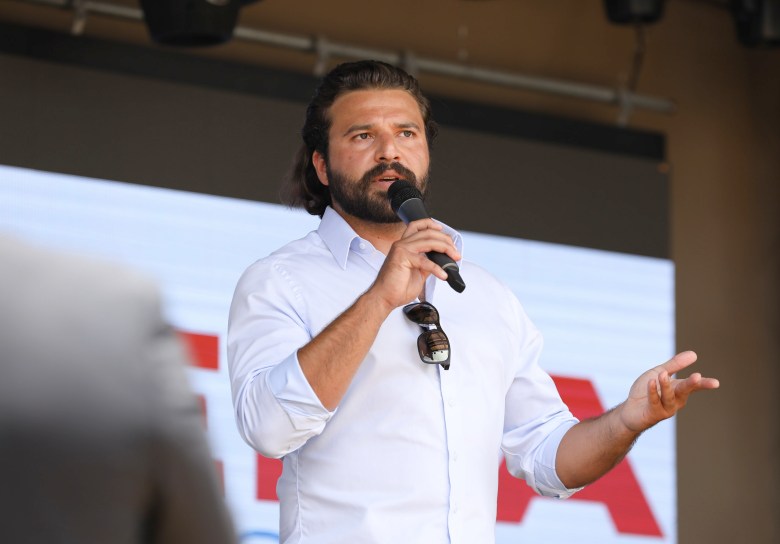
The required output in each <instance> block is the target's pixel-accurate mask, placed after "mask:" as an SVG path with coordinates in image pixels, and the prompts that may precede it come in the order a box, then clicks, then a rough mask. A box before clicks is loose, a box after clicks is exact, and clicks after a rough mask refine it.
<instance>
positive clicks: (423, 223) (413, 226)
mask: <svg viewBox="0 0 780 544" xmlns="http://www.w3.org/2000/svg"><path fill="white" fill-rule="evenodd" d="M443 228H444V227H443V226H442V225H441V224H440V223H437V222H436V221H434V220H433V219H418V220H417V221H412V222H410V223H409V224H408V225H407V226H406V230H405V231H404V233H403V235H402V236H401V237H402V238H405V237H408V236H411V235H412V234H414V233H416V232H420V231H423V230H439V231H440V230H442V229H443Z"/></svg>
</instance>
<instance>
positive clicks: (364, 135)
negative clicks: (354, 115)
mask: <svg viewBox="0 0 780 544" xmlns="http://www.w3.org/2000/svg"><path fill="white" fill-rule="evenodd" d="M355 138H356V139H358V140H368V139H369V138H370V135H369V134H368V132H361V133H360V134H356V135H355Z"/></svg>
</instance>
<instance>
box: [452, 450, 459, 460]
mask: <svg viewBox="0 0 780 544" xmlns="http://www.w3.org/2000/svg"><path fill="white" fill-rule="evenodd" d="M452 460H453V461H457V460H458V454H457V452H453V453H452Z"/></svg>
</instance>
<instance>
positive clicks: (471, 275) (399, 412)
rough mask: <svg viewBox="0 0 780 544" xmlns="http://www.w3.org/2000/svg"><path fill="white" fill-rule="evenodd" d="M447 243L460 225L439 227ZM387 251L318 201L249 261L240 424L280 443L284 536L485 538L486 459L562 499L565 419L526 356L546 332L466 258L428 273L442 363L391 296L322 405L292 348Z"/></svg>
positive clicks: (238, 361)
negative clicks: (456, 277) (331, 405)
mask: <svg viewBox="0 0 780 544" xmlns="http://www.w3.org/2000/svg"><path fill="white" fill-rule="evenodd" d="M445 229H446V230H445V232H448V233H449V234H451V235H452V236H453V239H454V240H455V242H456V245H457V246H458V247H459V249H460V246H461V245H462V244H461V237H460V235H459V234H458V233H456V232H455V231H453V230H452V229H449V228H447V227H445ZM384 258H385V256H384V254H382V253H381V252H379V251H378V250H376V249H375V248H374V247H373V246H372V245H371V243H369V242H368V241H366V240H364V239H362V238H360V237H359V236H358V235H357V234H356V233H355V232H354V231H353V230H352V229H351V228H350V227H349V225H348V224H347V223H346V222H345V221H344V220H343V219H342V218H341V216H339V215H338V213H336V212H335V211H334V210H332V209H331V208H328V209H327V210H326V212H325V215H324V217H323V219H322V222H321V223H320V226H319V228H318V229H317V231H315V232H311V233H309V234H308V235H307V236H306V237H305V238H302V239H300V240H297V241H294V242H291V243H290V244H287V245H286V246H284V247H283V248H281V249H279V250H278V251H276V252H274V253H273V254H271V255H270V256H268V257H266V258H264V259H262V260H260V261H258V262H256V263H255V264H253V265H252V266H250V267H249V268H248V269H247V271H246V272H245V273H244V274H243V276H242V277H241V279H240V280H239V283H238V286H237V287H236V291H235V295H234V298H233V304H232V307H231V310H230V324H229V332H228V361H229V367H230V376H231V385H232V390H233V401H234V405H235V411H236V420H237V424H238V429H239V431H240V433H241V435H242V436H243V438H244V439H245V440H246V441H247V442H248V443H249V444H250V445H251V446H252V447H253V448H255V449H256V450H257V451H259V452H260V453H261V454H263V455H266V456H269V457H282V458H283V460H284V469H283V472H282V476H281V478H280V480H279V483H278V486H277V493H278V495H279V500H280V503H281V521H280V536H281V541H282V542H283V543H305V544H314V543H316V544H325V543H328V544H344V543H360V544H370V543H392V544H397V543H399V542H403V543H416V542H419V543H426V544H430V543H437V544H438V543H447V542H450V543H453V544H476V543H478V544H485V543H490V542H493V541H494V540H495V536H494V534H495V520H496V496H497V489H498V468H499V465H500V462H501V458H502V454H503V456H504V457H505V458H506V461H507V467H508V469H509V471H510V472H511V473H512V474H513V475H515V476H517V477H520V478H523V479H525V480H526V482H527V483H528V485H530V486H531V487H532V488H533V489H535V490H536V491H537V492H539V493H541V494H543V495H547V496H555V497H561V498H565V497H568V496H569V495H571V494H572V493H573V492H574V491H576V490H571V489H566V488H565V487H564V485H563V484H562V483H561V482H560V480H559V479H558V477H557V475H556V473H555V469H554V467H555V454H556V451H557V448H558V444H559V442H560V439H561V437H562V436H563V434H564V433H565V432H566V431H567V430H568V429H569V428H570V427H571V426H572V425H573V424H574V423H576V421H577V420H576V419H575V418H574V417H573V416H572V414H571V413H570V412H569V410H568V409H567V407H566V406H565V405H564V404H563V402H562V401H561V399H560V396H559V395H558V392H557V390H556V388H555V385H554V384H553V382H552V380H551V379H550V377H549V376H548V375H547V374H546V373H545V372H544V371H543V370H542V369H541V368H540V367H539V365H538V363H537V360H538V357H539V353H540V351H541V349H542V337H541V335H540V333H539V331H538V330H537V329H536V328H535V327H534V325H533V324H532V323H531V322H530V321H529V319H528V317H527V316H526V314H525V312H524V311H523V309H522V307H521V306H520V303H519V302H518V301H517V298H516V297H515V295H514V294H513V293H512V292H511V291H510V290H509V288H507V287H506V286H505V285H503V284H502V283H500V282H499V281H498V280H496V279H495V278H494V277H492V276H491V275H490V274H488V273H487V272H486V271H484V270H483V269H481V268H479V267H477V266H476V265H474V264H472V263H469V262H467V261H464V262H462V263H461V275H462V277H463V279H464V281H465V282H466V284H467V285H468V287H467V288H466V290H465V291H464V292H463V293H460V294H459V293H456V292H455V291H453V290H452V289H451V288H450V287H449V286H448V285H447V284H446V283H444V282H439V281H438V280H436V278H434V277H433V276H431V277H430V278H429V281H428V283H427V285H426V299H427V300H428V301H429V302H431V303H432V304H433V305H434V306H436V308H437V309H438V310H439V314H440V319H441V326H442V329H443V330H444V331H445V332H446V334H447V336H448V337H449V340H450V346H451V360H450V361H451V367H450V369H449V370H443V369H442V368H441V367H440V366H439V365H428V364H425V363H423V362H422V361H421V360H420V357H419V355H418V352H417V337H418V336H419V335H420V333H421V332H422V331H421V328H420V327H419V326H418V325H416V324H414V323H412V322H410V321H409V320H408V319H406V317H405V316H404V314H403V312H402V311H401V308H397V309H396V310H394V311H393V312H392V313H391V314H390V316H389V317H388V318H387V320H386V321H385V322H384V324H383V325H382V327H381V329H380V331H379V334H378V336H377V338H376V340H375V342H374V344H373V346H371V349H370V351H369V352H368V354H367V355H366V358H365V359H364V360H363V362H362V364H361V365H360V368H359V369H358V371H357V373H356V375H355V377H354V379H353V380H352V383H351V385H350V387H349V389H348V390H347V392H346V394H345V395H344V397H343V399H342V401H341V403H340V405H339V407H338V408H337V409H336V410H334V411H332V412H331V411H328V410H327V409H326V408H325V407H323V405H322V404H321V403H320V401H319V399H318V398H317V396H316V395H315V393H314V391H313V390H312V388H311V387H310V385H309V383H308V382H307V380H306V378H305V377H304V375H303V373H302V371H301V368H300V366H299V364H298V359H297V350H298V348H300V347H301V346H303V345H304V344H306V343H307V342H309V341H310V340H311V338H312V337H314V336H316V335H317V334H318V333H319V332H320V331H322V329H323V328H325V326H326V325H328V324H329V323H330V322H331V321H333V320H334V319H335V318H336V317H337V316H338V315H339V314H341V313H342V312H343V311H344V310H345V309H346V308H347V307H349V306H350V305H351V304H352V303H353V302H354V301H355V299H356V298H357V297H358V296H359V295H361V294H362V293H363V292H365V291H366V289H368V287H369V286H370V285H371V283H372V282H373V281H374V279H375V278H376V275H377V272H378V270H379V268H380V267H381V266H382V263H383V262H384Z"/></svg>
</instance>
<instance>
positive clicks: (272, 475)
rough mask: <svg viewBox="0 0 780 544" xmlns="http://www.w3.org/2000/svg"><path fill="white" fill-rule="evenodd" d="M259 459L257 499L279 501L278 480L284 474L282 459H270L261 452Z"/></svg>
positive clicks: (257, 455)
mask: <svg viewBox="0 0 780 544" xmlns="http://www.w3.org/2000/svg"><path fill="white" fill-rule="evenodd" d="M255 457H256V459H257V500H259V501H278V500H279V497H277V496H276V481H277V480H278V479H279V476H281V475H282V461H281V460H279V459H269V458H268V457H263V456H262V455H260V454H259V453H258V454H256V455H255Z"/></svg>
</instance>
